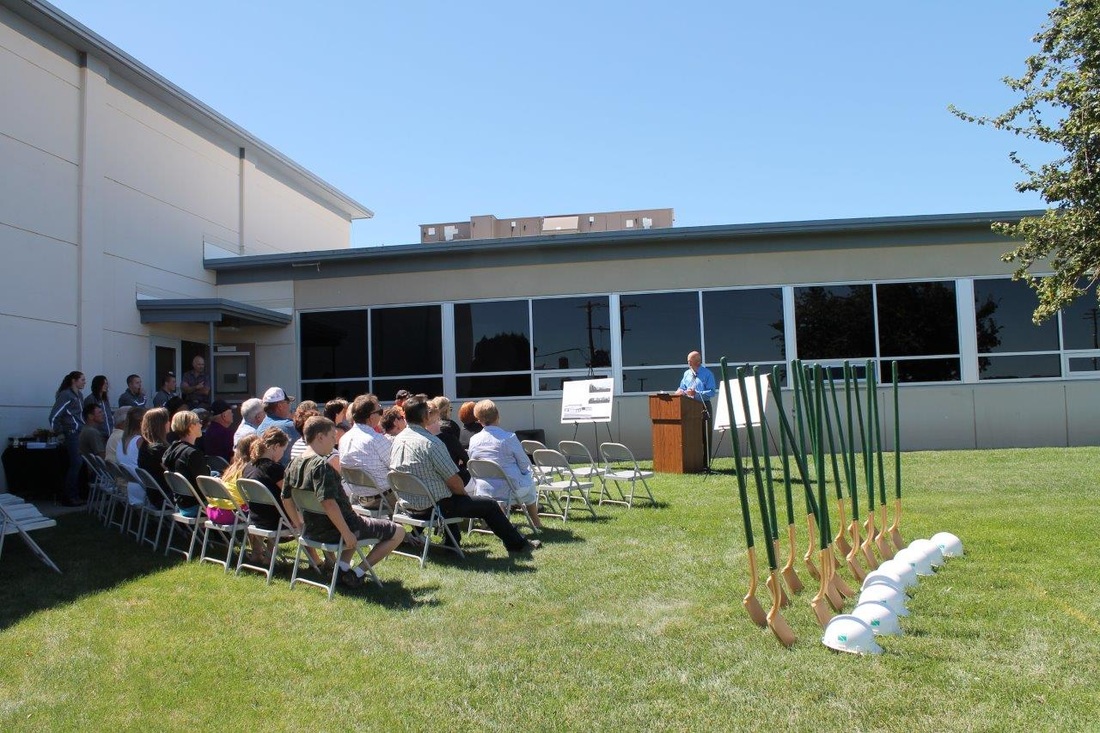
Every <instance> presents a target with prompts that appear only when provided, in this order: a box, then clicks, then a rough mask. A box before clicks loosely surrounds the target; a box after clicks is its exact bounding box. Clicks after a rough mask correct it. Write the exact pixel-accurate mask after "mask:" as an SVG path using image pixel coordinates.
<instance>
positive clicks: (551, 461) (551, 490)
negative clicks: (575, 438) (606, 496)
mask: <svg viewBox="0 0 1100 733" xmlns="http://www.w3.org/2000/svg"><path fill="white" fill-rule="evenodd" d="M535 464H536V465H539V466H542V467H543V468H544V469H545V470H546V471H547V472H548V473H553V474H555V475H557V476H560V478H557V479H551V480H549V481H546V482H545V483H543V484H540V485H539V487H538V489H539V493H540V494H542V495H543V496H545V497H546V498H547V501H548V503H549V504H550V505H551V508H558V509H560V510H561V512H560V513H557V512H539V513H540V514H543V513H545V514H546V515H547V516H551V517H561V520H562V521H563V522H566V521H569V509H570V507H571V506H572V505H573V502H574V501H577V500H579V501H581V502H583V503H584V506H585V508H586V509H588V511H589V512H591V513H592V516H593V517H594V516H596V510H595V509H593V508H592V503H591V502H590V501H589V500H588V493H589V492H590V491H591V490H592V482H591V481H581V480H580V479H578V478H577V474H576V473H574V472H573V467H572V466H570V465H569V461H568V460H567V459H566V457H565V456H563V455H562V454H561V453H559V452H558V451H556V450H551V449H549V448H544V449H541V450H537V451H535ZM554 504H556V505H557V506H556V507H554Z"/></svg>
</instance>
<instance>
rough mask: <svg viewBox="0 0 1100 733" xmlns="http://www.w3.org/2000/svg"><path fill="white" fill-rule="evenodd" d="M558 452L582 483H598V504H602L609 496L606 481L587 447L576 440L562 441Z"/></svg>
mask: <svg viewBox="0 0 1100 733" xmlns="http://www.w3.org/2000/svg"><path fill="white" fill-rule="evenodd" d="M558 452H559V453H561V454H562V455H563V456H565V459H566V460H567V461H569V465H570V466H572V467H573V473H575V474H577V478H579V479H581V480H582V481H591V482H592V484H593V485H595V483H596V481H597V480H598V481H599V482H600V503H603V498H604V497H605V496H608V497H610V496H611V495H610V494H608V493H607V481H606V480H605V479H604V477H603V469H602V468H600V467H599V465H598V464H597V463H596V461H594V460H592V453H590V452H589V450H588V446H586V445H585V444H584V443H581V442H579V441H576V440H563V441H560V442H559V443H558Z"/></svg>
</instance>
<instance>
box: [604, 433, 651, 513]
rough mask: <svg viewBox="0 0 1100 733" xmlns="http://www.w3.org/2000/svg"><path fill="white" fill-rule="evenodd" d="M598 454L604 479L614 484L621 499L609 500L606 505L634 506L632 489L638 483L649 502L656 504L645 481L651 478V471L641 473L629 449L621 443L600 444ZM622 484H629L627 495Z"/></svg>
mask: <svg viewBox="0 0 1100 733" xmlns="http://www.w3.org/2000/svg"><path fill="white" fill-rule="evenodd" d="M600 453H601V454H602V455H603V460H604V473H603V475H604V478H605V479H606V480H608V481H613V482H615V488H616V489H617V490H618V492H619V496H620V497H621V500H620V499H610V498H609V499H607V500H606V501H607V503H609V504H623V505H625V506H628V507H632V506H634V488H635V486H636V484H637V483H638V482H639V481H640V482H641V483H642V487H643V488H644V489H645V493H646V496H648V497H649V502H650V503H651V504H656V503H657V500H656V499H654V498H653V492H652V491H650V490H649V484H648V483H646V479H651V478H653V476H654V474H653V471H643V470H642V469H641V467H640V466H638V461H637V460H635V458H634V454H633V453H632V452H631V451H630V449H629V448H627V447H626V446H625V445H623V444H622V443H601V444H600ZM622 484H630V492H629V493H623V489H622ZM603 501H604V500H601V501H600V503H601V504H602V503H603Z"/></svg>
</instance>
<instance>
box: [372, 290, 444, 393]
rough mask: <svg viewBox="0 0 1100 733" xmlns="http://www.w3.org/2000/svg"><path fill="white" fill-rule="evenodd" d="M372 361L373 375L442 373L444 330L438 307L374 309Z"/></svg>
mask: <svg viewBox="0 0 1100 733" xmlns="http://www.w3.org/2000/svg"><path fill="white" fill-rule="evenodd" d="M371 360H372V361H371V364H372V366H373V370H372V374H373V375H374V376H394V375H399V374H440V373H442V371H443V327H442V317H441V314H440V308H439V306H438V305H422V306H415V307H412V308H376V309H374V310H372V311H371ZM436 394H438V393H436Z"/></svg>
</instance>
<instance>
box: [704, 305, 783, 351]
mask: <svg viewBox="0 0 1100 733" xmlns="http://www.w3.org/2000/svg"><path fill="white" fill-rule="evenodd" d="M703 329H704V333H705V334H706V354H705V355H704V356H705V357H706V360H707V361H708V362H710V363H713V364H717V363H718V360H719V359H720V358H721V357H723V356H724V357H726V360H727V361H728V362H729V363H730V364H732V363H734V362H742V363H744V362H761V361H783V360H785V359H786V356H785V354H786V349H785V345H784V343H783V291H782V290H781V289H779V288H768V289H754V290H718V291H709V292H705V293H703Z"/></svg>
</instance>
